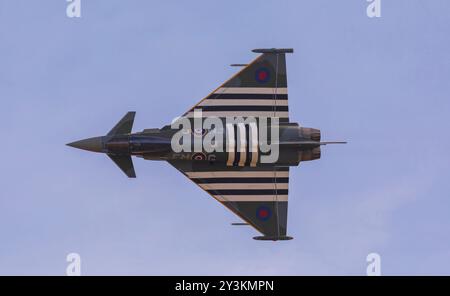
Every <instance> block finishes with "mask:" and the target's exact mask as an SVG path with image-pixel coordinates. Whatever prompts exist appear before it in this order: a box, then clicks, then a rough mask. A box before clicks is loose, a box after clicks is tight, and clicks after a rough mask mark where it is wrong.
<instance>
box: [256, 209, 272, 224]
mask: <svg viewBox="0 0 450 296" xmlns="http://www.w3.org/2000/svg"><path fill="white" fill-rule="evenodd" d="M270 216H272V212H271V211H270V208H268V207H266V206H261V207H259V208H258V209H257V210H256V217H257V218H258V219H259V220H262V221H266V220H269V219H270Z"/></svg>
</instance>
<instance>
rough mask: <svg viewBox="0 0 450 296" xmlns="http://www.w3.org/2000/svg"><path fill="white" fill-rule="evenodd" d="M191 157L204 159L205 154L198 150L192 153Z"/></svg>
mask: <svg viewBox="0 0 450 296" xmlns="http://www.w3.org/2000/svg"><path fill="white" fill-rule="evenodd" d="M192 159H193V160H205V159H206V156H205V154H203V153H201V152H199V153H195V154H194V155H192Z"/></svg>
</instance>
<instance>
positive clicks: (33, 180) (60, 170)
mask: <svg viewBox="0 0 450 296" xmlns="http://www.w3.org/2000/svg"><path fill="white" fill-rule="evenodd" d="M66 5H67V3H66V2H65V1H63V0H59V1H55V0H53V1H50V0H46V1H25V0H0V101H1V108H0V123H1V124H0V134H1V137H2V144H1V145H0V146H1V148H0V151H1V153H0V163H1V166H0V168H1V169H0V236H1V239H0V274H2V275H9V274H15V275H29V274H32V275H64V274H65V270H66V266H67V264H68V263H67V262H66V255H67V254H68V253H71V252H76V253H79V254H80V255H81V261H82V264H81V272H82V274H83V275H100V274H107V275H134V274H138V275H141V274H142V275H175V274H177V275H195V274H200V275H226V274H229V275H247V274H251V275H310V274H313V275H364V274H365V273H366V266H367V263H366V256H367V254H369V253H371V252H376V253H378V254H380V255H381V269H382V273H383V274H385V275H403V274H411V275H417V274H426V275H428V274H446V275H449V274H450V266H449V264H448V262H450V231H449V230H450V215H449V212H450V194H449V193H450V182H449V181H450V170H449V167H450V156H449V150H450V137H449V134H448V130H449V128H450V119H449V116H450V97H449V94H450V83H449V77H450V56H449V52H450V32H449V28H450V17H449V15H450V2H449V1H447V0H430V1H422V0H382V17H381V18H378V19H370V18H368V17H367V15H366V7H367V2H366V1H365V0H346V1H334V0H310V1H298V0H295V1H235V0H233V1H220V2H219V1H145V0H140V1H138V0H133V1H119V0H108V1H106V0H82V10H81V14H82V17H81V18H80V19H70V18H68V17H67V16H66V12H65V10H66ZM264 47H293V48H294V49H295V53H294V54H291V55H288V56H287V69H288V85H289V100H290V118H291V120H292V121H296V122H299V123H300V124H301V125H303V126H307V127H315V128H320V129H321V130H322V135H323V139H324V140H347V141H348V142H349V143H348V144H347V145H339V146H327V147H325V148H324V149H323V152H322V158H321V159H320V160H318V161H314V162H306V163H302V164H300V166H299V167H298V168H293V169H291V179H290V180H291V181H290V185H289V190H290V191H289V193H290V197H289V198H290V199H289V220H288V234H289V235H291V236H293V237H294V238H295V239H294V240H292V241H281V242H270V241H269V242H261V241H254V240H252V237H253V236H255V235H257V233H256V231H255V230H253V229H252V228H250V227H233V226H230V223H231V222H238V221H239V220H238V218H237V217H235V216H234V215H233V214H232V213H231V212H230V211H228V210H226V209H225V208H223V206H222V205H220V204H219V203H217V202H216V201H215V200H213V199H212V198H211V197H210V196H209V195H208V194H206V193H205V192H203V191H202V190H201V189H200V188H198V187H196V186H194V185H193V184H192V183H191V182H190V181H189V180H187V179H186V178H185V177H184V176H183V175H181V174H180V173H179V172H178V171H176V170H175V169H173V168H172V167H171V166H170V165H168V164H167V163H164V162H151V161H144V160H142V159H135V161H134V163H135V168H136V173H137V176H138V177H137V179H134V180H133V179H128V178H126V177H125V176H124V174H123V173H122V172H121V171H120V170H119V169H118V168H117V167H116V166H115V164H114V163H113V162H112V161H111V160H110V159H108V158H107V157H106V156H105V155H100V154H96V153H88V152H85V151H82V150H77V149H73V148H70V147H67V146H65V143H68V142H71V141H74V140H79V139H82V138H87V137H91V136H99V135H103V134H105V133H106V132H107V131H109V129H111V128H112V126H113V125H114V124H115V123H116V122H117V121H118V120H119V119H120V118H121V117H122V116H123V115H124V114H125V113H126V112H127V111H137V115H136V120H135V124H134V129H133V130H134V131H140V130H142V129H144V128H150V127H162V126H163V125H165V124H167V123H169V122H170V121H171V120H172V119H173V118H174V117H176V116H179V115H181V114H182V113H184V112H185V111H186V110H187V109H188V108H190V107H191V106H192V105H193V104H194V103H196V102H197V101H199V100H200V99H201V98H202V97H204V96H205V95H207V94H208V93H209V92H210V91H211V90H212V89H214V88H216V87H217V86H218V85H219V84H221V83H222V82H223V81H224V80H226V79H227V78H228V77H230V76H231V75H232V74H233V73H234V72H235V71H236V70H237V69H236V68H232V67H229V66H228V65H229V64H231V63H246V62H249V61H250V60H252V59H254V57H255V54H254V53H252V52H251V51H250V50H251V49H253V48H264Z"/></svg>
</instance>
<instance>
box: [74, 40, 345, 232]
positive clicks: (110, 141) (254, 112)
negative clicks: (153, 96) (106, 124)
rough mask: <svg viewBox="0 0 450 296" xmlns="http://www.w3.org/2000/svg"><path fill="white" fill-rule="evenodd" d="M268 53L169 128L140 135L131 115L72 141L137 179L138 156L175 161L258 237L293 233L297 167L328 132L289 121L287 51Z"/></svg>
mask: <svg viewBox="0 0 450 296" xmlns="http://www.w3.org/2000/svg"><path fill="white" fill-rule="evenodd" d="M253 52H255V53H259V54H260V55H259V56H258V57H257V58H256V59H255V60H253V61H252V62H251V63H249V64H234V65H233V66H241V67H242V69H241V70H240V71H239V72H238V73H237V74H235V75H234V76H232V77H231V78H230V79H228V80H227V81H226V82H225V83H223V84H222V85H220V86H219V87H218V88H216V89H215V90H214V91H212V92H211V93H210V94H209V95H208V96H206V97H205V98H204V99H203V100H201V101H200V102H198V103H197V104H196V105H195V106H194V107H192V108H191V109H189V110H188V111H187V112H185V113H184V114H183V116H181V117H178V118H176V119H174V120H173V121H172V123H171V124H169V125H166V126H164V127H162V128H152V129H144V130H143V131H142V132H136V133H133V132H132V127H133V121H134V116H135V112H128V113H127V114H126V115H125V116H124V117H123V118H122V119H121V120H120V121H119V122H118V123H117V124H116V126H114V127H113V129H111V131H110V132H109V133H108V134H106V135H105V136H100V137H94V138H89V139H84V140H81V141H77V142H73V143H69V144H67V145H69V146H72V147H75V148H79V149H84V150H88V151H93V152H101V153H105V154H106V155H107V156H108V157H110V158H111V159H112V160H113V161H114V162H115V163H116V165H117V166H118V167H119V168H120V169H121V170H122V171H123V172H124V173H125V174H126V175H127V176H128V177H130V178H135V177H136V174H135V171H134V166H133V162H132V159H131V156H136V157H141V158H143V159H147V160H163V161H167V162H168V163H170V164H171V165H172V166H173V167H175V168H176V169H177V170H178V171H180V172H181V173H182V174H183V175H185V176H186V177H187V178H189V179H190V180H191V181H193V182H194V183H195V184H196V185H198V186H199V187H200V188H201V189H203V190H204V191H206V192H207V193H208V194H209V195H211V196H212V197H213V198H215V199H216V200H217V201H219V202H220V203H221V204H223V205H224V206H225V207H227V208H228V209H230V210H231V211H232V212H233V213H235V214H236V215H237V216H239V217H240V218H241V219H242V220H243V222H242V223H233V224H234V225H250V226H253V227H254V228H255V229H256V230H257V231H259V232H260V233H261V234H262V235H261V236H256V237H254V239H257V240H274V241H275V240H289V239H292V237H290V236H287V234H286V231H287V216H288V215H287V214H288V187H289V168H290V167H292V166H298V165H299V163H300V162H302V161H311V160H315V159H319V158H320V154H321V151H320V147H321V146H322V145H326V144H332V143H345V142H321V134H320V130H318V129H314V128H307V127H300V125H299V124H298V123H295V122H291V121H290V120H289V104H288V102H289V101H288V91H287V73H286V53H292V52H293V49H275V48H272V49H255V50H253Z"/></svg>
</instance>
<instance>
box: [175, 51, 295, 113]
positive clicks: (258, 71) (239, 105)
mask: <svg viewBox="0 0 450 296" xmlns="http://www.w3.org/2000/svg"><path fill="white" fill-rule="evenodd" d="M194 109H201V110H202V113H203V117H207V116H216V117H235V116H243V117H248V116H253V117H262V116H264V117H279V120H280V122H288V121H289V107H288V93H287V75H286V57H285V53H264V54H262V55H260V56H259V57H258V58H256V59H255V60H254V61H253V62H251V63H250V64H249V65H248V66H246V67H245V68H243V69H242V70H241V71H239V72H238V73H237V74H236V75H234V76H233V77H231V78H230V79H229V80H227V81H226V82H225V83H223V84H222V85H221V86H219V87H218V88H217V89H215V90H214V91H213V92H212V93H211V94H209V95H208V96H207V97H205V98H204V99H203V100H201V101H200V102H199V103H197V104H196V105H195V106H194V107H192V108H191V109H189V110H188V111H187V112H186V113H185V114H184V115H183V116H187V117H193V111H194Z"/></svg>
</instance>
